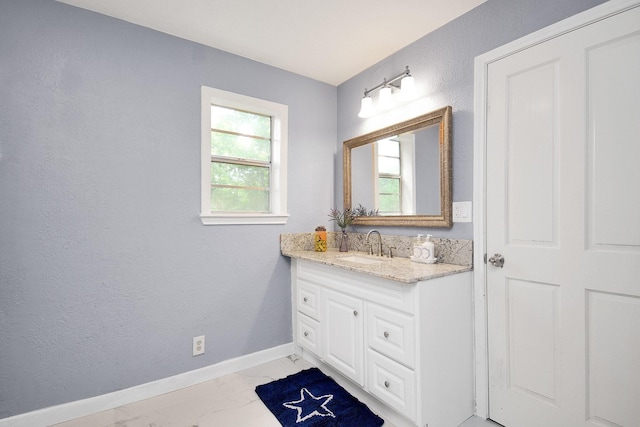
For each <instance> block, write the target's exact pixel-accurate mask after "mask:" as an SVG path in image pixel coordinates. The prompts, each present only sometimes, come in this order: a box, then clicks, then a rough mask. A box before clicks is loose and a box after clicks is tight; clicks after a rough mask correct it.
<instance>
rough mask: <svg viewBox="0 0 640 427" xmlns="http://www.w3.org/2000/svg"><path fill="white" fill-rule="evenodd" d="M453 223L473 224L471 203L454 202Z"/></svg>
mask: <svg viewBox="0 0 640 427" xmlns="http://www.w3.org/2000/svg"><path fill="white" fill-rule="evenodd" d="M453 222H471V202H453Z"/></svg>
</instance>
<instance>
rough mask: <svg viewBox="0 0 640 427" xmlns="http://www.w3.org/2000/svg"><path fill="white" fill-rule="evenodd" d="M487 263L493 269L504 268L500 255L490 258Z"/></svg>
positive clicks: (502, 258)
mask: <svg viewBox="0 0 640 427" xmlns="http://www.w3.org/2000/svg"><path fill="white" fill-rule="evenodd" d="M489 263H490V264H491V265H493V266H494V267H500V268H502V267H504V257H503V256H502V255H500V254H495V255H494V256H492V257H491V258H489Z"/></svg>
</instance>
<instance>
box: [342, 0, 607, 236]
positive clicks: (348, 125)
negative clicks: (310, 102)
mask: <svg viewBox="0 0 640 427" xmlns="http://www.w3.org/2000/svg"><path fill="white" fill-rule="evenodd" d="M603 2H604V1H603V0H562V1H558V0H536V1H531V0H489V1H487V2H486V3H483V4H482V5H480V6H478V7H477V8H475V9H473V10H471V11H470V12H468V13H466V14H465V15H463V16H461V17H460V18H458V19H456V20H454V21H452V22H450V23H449V24H447V25H445V26H443V27H441V28H440V29H438V30H436V31H434V32H432V33H431V34H428V35H427V36H425V37H423V38H422V39H420V40H418V41H416V42H415V43H413V44H411V45H409V46H407V47H406V48H404V49H402V50H400V51H398V52H397V53H395V54H393V55H391V56H389V57H388V58H386V59H385V60H383V61H381V62H379V63H378V64H376V65H374V66H372V67H370V68H369V69H367V70H365V71H363V72H362V73H360V74H358V75H357V76H355V77H353V78H351V79H349V80H348V81H346V82H345V83H343V84H341V85H340V86H338V141H337V144H338V145H337V156H336V182H335V192H336V200H337V201H341V200H342V167H341V165H342V141H344V140H346V139H350V138H353V137H355V136H358V135H361V134H363V133H367V132H370V131H371V130H373V129H376V127H375V126H376V123H378V122H384V121H385V120H387V119H386V118H385V117H384V115H381V116H378V117H375V118H371V119H367V120H363V119H360V118H358V116H357V114H358V110H359V109H360V99H361V98H362V93H363V91H364V89H365V88H370V87H373V86H375V85H377V84H379V83H381V82H382V79H383V78H385V77H386V78H389V77H391V76H394V75H396V74H398V73H400V72H402V70H404V67H405V66H406V65H408V66H409V67H410V69H411V74H412V75H413V76H414V78H415V81H416V86H417V89H418V91H419V92H420V96H421V97H424V98H427V99H428V103H429V104H430V105H431V106H432V108H430V109H429V110H426V111H422V113H426V112H428V111H431V110H435V109H437V108H441V107H444V106H445V105H451V106H452V107H453V200H454V201H469V200H472V198H473V65H474V58H475V57H476V56H478V55H480V54H482V53H485V52H487V51H489V50H491V49H494V48H496V47H499V46H501V45H503V44H505V43H507V42H510V41H513V40H516V39H518V38H520V37H522V36H524V35H527V34H529V33H531V32H533V31H535V30H538V29H541V28H543V27H545V26H548V25H550V24H552V23H554V22H557V21H559V20H561V19H564V18H567V17H569V16H572V15H574V14H576V13H578V12H581V11H583V10H586V9H589V8H591V7H593V6H595V5H597V4H600V3H603ZM376 94H377V93H376ZM405 118H409V117H405ZM358 231H366V230H358ZM382 232H383V233H387V234H400V235H413V234H416V233H418V232H420V233H423V234H426V230H420V229H412V228H397V227H386V228H384V230H383V231H382ZM429 233H431V234H433V235H434V236H436V237H447V238H458V239H472V238H473V224H471V223H456V224H454V226H453V228H451V229H430V230H429Z"/></svg>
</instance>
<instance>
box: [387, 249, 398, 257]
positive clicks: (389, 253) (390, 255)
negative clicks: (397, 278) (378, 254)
mask: <svg viewBox="0 0 640 427" xmlns="http://www.w3.org/2000/svg"><path fill="white" fill-rule="evenodd" d="M394 249H396V247H395V246H389V252H387V257H389V258H393V250H394Z"/></svg>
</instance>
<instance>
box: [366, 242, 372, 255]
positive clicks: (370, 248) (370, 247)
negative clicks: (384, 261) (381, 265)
mask: <svg viewBox="0 0 640 427" xmlns="http://www.w3.org/2000/svg"><path fill="white" fill-rule="evenodd" d="M365 246H368V247H369V255H373V245H372V244H371V243H369V242H365Z"/></svg>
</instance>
